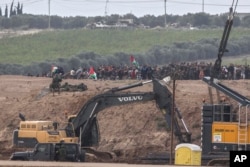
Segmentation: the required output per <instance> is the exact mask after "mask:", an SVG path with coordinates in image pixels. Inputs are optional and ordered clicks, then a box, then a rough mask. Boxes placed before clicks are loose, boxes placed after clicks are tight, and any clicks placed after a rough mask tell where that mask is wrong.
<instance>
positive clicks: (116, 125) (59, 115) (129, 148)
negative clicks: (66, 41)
mask: <svg viewBox="0 0 250 167" xmlns="http://www.w3.org/2000/svg"><path fill="white" fill-rule="evenodd" d="M0 80H1V84H0V90H1V94H0V111H1V112H0V122H1V124H0V147H1V148H0V149H1V150H6V151H1V154H2V155H0V159H6V157H8V156H7V155H8V154H9V153H10V152H12V151H13V150H11V146H12V132H13V130H14V129H15V128H16V127H18V124H19V122H20V119H19V117H18V114H19V113H22V114H23V115H25V117H26V119H27V120H53V121H58V122H62V121H66V117H65V113H67V114H76V113H78V111H79V110H80V108H81V107H82V105H83V104H84V103H85V102H86V101H87V100H88V99H90V98H91V97H93V96H95V95H97V94H99V93H101V92H103V91H105V90H107V89H110V88H113V87H117V86H123V85H127V84H129V83H134V82H137V81H133V80H119V81H99V80H97V81H94V80H71V79H67V80H63V83H64V82H68V83H69V84H80V83H84V84H85V85H87V87H88V90H86V91H82V92H61V93H60V95H59V94H55V96H53V95H52V94H51V93H50V92H49V84H50V83H51V78H42V77H26V76H6V75H2V76H0ZM224 83H225V84H227V85H229V87H232V88H234V90H237V91H239V92H240V93H241V94H243V95H245V96H249V91H246V90H249V89H250V87H249V81H248V80H238V81H224ZM176 84H177V87H176V104H177V107H178V109H179V110H180V111H181V113H182V116H183V119H184V121H185V122H186V124H187V127H188V128H189V130H190V132H191V133H192V143H194V144H198V145H200V136H201V135H200V125H201V122H200V117H201V107H202V103H203V102H202V100H203V99H207V100H209V95H208V86H207V84H206V83H204V82H203V81H200V80H197V81H191V80H188V81H177V82H176ZM129 91H130V92H132V91H141V92H151V91H152V85H151V84H147V85H144V86H142V87H136V88H133V89H129ZM223 96H224V95H223V94H221V95H220V97H219V98H221V97H223ZM213 97H214V99H215V101H216V99H217V93H216V91H215V90H214V91H213ZM97 118H98V122H99V128H100V134H101V139H100V143H99V146H97V147H96V149H97V150H99V151H105V152H106V151H108V152H112V153H114V154H115V155H116V156H117V161H128V160H129V159H133V158H134V157H140V156H144V155H147V154H149V153H151V152H164V151H168V150H169V148H170V132H169V131H166V128H165V127H166V123H165V118H164V117H163V115H162V113H161V112H159V110H158V108H157V106H156V104H155V103H154V101H150V102H142V103H134V104H128V105H122V106H114V107H110V108H107V109H105V110H103V111H102V112H100V113H99V114H98V117H97Z"/></svg>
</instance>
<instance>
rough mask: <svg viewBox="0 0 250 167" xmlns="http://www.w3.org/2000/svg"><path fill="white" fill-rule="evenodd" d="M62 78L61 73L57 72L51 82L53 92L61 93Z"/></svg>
mask: <svg viewBox="0 0 250 167" xmlns="http://www.w3.org/2000/svg"><path fill="white" fill-rule="evenodd" d="M61 82H62V78H61V77H60V76H59V74H56V75H55V76H54V77H53V79H52V83H51V84H50V89H51V91H52V92H53V95H54V92H55V91H58V94H60V86H61Z"/></svg>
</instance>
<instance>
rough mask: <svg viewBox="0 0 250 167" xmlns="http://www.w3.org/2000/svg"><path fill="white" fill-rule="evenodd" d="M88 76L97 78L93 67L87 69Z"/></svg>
mask: <svg viewBox="0 0 250 167" xmlns="http://www.w3.org/2000/svg"><path fill="white" fill-rule="evenodd" d="M89 78H90V79H95V80H96V79H97V75H96V72H95V70H94V68H93V67H90V69H89Z"/></svg>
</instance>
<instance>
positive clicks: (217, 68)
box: [211, 0, 238, 81]
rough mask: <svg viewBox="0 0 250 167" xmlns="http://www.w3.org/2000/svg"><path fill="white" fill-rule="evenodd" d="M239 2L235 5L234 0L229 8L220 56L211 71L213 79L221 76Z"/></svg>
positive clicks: (219, 51)
mask: <svg viewBox="0 0 250 167" xmlns="http://www.w3.org/2000/svg"><path fill="white" fill-rule="evenodd" d="M237 4H238V0H237V2H236V5H234V1H233V4H232V6H231V7H230V8H229V15H228V18H227V21H226V23H225V27H224V31H223V34H222V38H221V41H220V46H219V50H218V57H217V59H216V61H215V63H214V66H213V69H212V71H211V81H212V80H213V79H214V78H217V79H218V78H219V75H220V72H221V62H222V56H223V55H224V53H225V52H228V50H227V49H226V47H227V42H228V38H229V35H230V32H231V29H232V25H233V19H234V15H235V10H236V7H237ZM233 7H234V9H233Z"/></svg>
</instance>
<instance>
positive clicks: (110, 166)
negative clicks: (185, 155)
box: [0, 160, 186, 167]
mask: <svg viewBox="0 0 250 167" xmlns="http://www.w3.org/2000/svg"><path fill="white" fill-rule="evenodd" d="M0 166H1V167H2V166H4V167H8V166H11V167H19V166H21V167H61V166H62V167H80V166H81V167H171V165H145V164H141V165H136V164H121V163H80V162H79V163H78V162H76V163H74V162H43V161H3V160H0ZM178 167H182V166H178ZM183 167H184V166H183ZM185 167H186V166H185Z"/></svg>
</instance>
